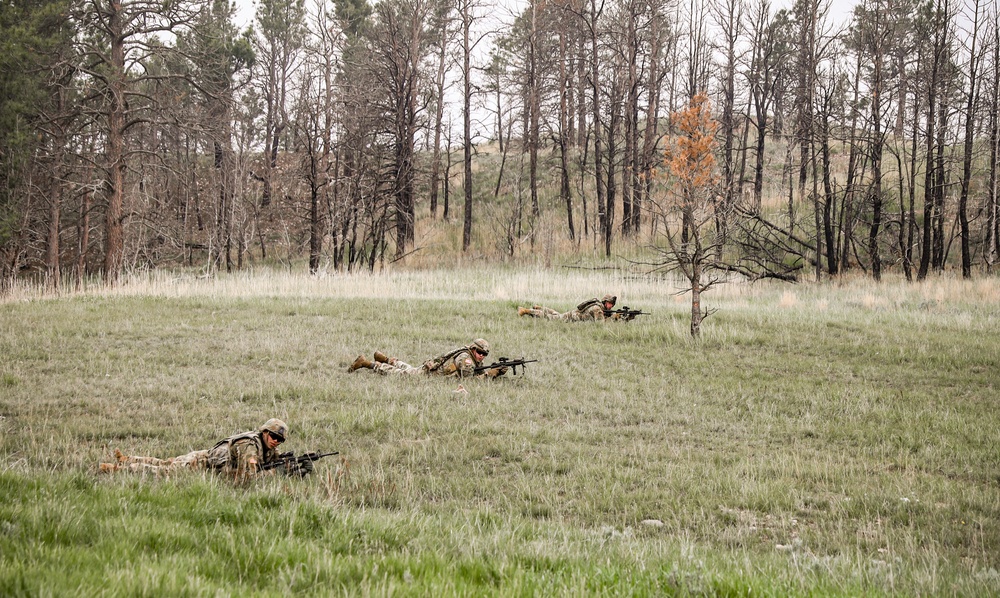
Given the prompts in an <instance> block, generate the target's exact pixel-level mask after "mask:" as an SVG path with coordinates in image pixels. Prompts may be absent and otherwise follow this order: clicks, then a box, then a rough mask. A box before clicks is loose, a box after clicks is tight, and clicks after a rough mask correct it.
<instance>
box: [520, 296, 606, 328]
mask: <svg viewBox="0 0 1000 598" xmlns="http://www.w3.org/2000/svg"><path fill="white" fill-rule="evenodd" d="M617 302H618V297H616V296H615V295H610V294H609V295H605V296H604V297H602V298H600V299H598V298H596V297H595V298H593V299H588V300H586V301H584V302H583V303H581V304H579V305H577V306H576V309H571V310H570V311H568V312H565V313H560V312H558V311H556V310H554V309H552V308H550V307H542V306H541V305H536V306H534V307H519V308H517V315H519V316H531V317H532V318H547V319H549V320H562V321H563V322H587V321H598V322H600V321H604V320H606V319H610V320H618V319H620V318H618V317H616V314H612V315H610V316H609V315H607V312H610V311H611V310H612V308H614V306H615V303H617Z"/></svg>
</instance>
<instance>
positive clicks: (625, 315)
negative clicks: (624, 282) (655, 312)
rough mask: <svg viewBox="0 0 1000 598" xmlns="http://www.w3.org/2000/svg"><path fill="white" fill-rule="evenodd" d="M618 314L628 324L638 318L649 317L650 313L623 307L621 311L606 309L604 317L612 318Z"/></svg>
mask: <svg viewBox="0 0 1000 598" xmlns="http://www.w3.org/2000/svg"><path fill="white" fill-rule="evenodd" d="M614 314H618V315H620V316H621V317H622V319H624V320H625V321H626V322H627V321H628V320H631V319H633V318H635V317H636V316H648V315H649V312H648V311H642V310H641V309H629V306H627V305H626V306H623V307H622V308H621V309H606V310H604V317H605V318H610V317H611V316H612V315H614Z"/></svg>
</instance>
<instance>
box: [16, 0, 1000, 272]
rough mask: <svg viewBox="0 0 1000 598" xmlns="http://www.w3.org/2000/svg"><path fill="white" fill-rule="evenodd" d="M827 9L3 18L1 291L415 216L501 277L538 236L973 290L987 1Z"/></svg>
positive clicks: (679, 260)
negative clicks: (489, 250) (482, 235)
mask: <svg viewBox="0 0 1000 598" xmlns="http://www.w3.org/2000/svg"><path fill="white" fill-rule="evenodd" d="M831 6H832V2H830V1H829V0H797V1H796V2H795V3H794V5H793V6H792V7H791V8H789V9H781V10H776V9H775V7H774V6H773V5H772V3H771V2H770V1H769V0H547V1H543V0H527V1H526V2H525V3H523V4H522V5H521V7H520V9H519V11H520V12H518V13H517V14H513V15H510V18H506V19H497V18H496V17H497V12H498V8H497V7H496V6H493V5H488V4H484V3H482V2H481V0H381V1H379V2H376V3H371V2H368V1H367V0H333V1H325V0H260V1H259V2H258V3H257V5H256V9H255V10H256V13H255V14H254V16H253V21H252V24H251V25H250V26H247V27H245V28H241V27H240V26H238V25H237V13H236V9H235V6H234V5H231V4H229V3H227V2H226V1H225V0H167V1H163V0H155V1H154V0H12V1H10V2H5V3H3V4H2V5H0V28H2V31H3V36H2V40H0V45H2V54H0V159H2V170H0V260H2V262H0V264H2V265H0V281H2V282H0V287H2V286H6V285H9V284H10V283H11V282H12V281H14V280H16V279H17V278H18V277H25V276H27V277H36V278H37V279H38V280H44V281H45V282H46V283H47V284H49V285H52V286H53V287H55V288H58V287H59V285H60V284H63V282H64V281H63V279H64V278H65V277H71V278H72V280H75V281H77V283H78V284H79V283H80V282H81V281H83V280H85V279H86V277H87V276H91V275H97V274H100V275H101V276H102V277H103V278H104V280H105V281H106V282H109V283H114V282H115V281H116V280H117V279H118V277H119V276H120V275H121V274H122V273H123V272H124V271H127V270H130V269H136V268H156V267H163V266H167V265H176V264H180V263H186V264H198V265H200V266H203V267H206V268H208V269H226V270H232V269H239V268H243V267H245V265H246V262H247V260H256V259H288V258H289V257H294V256H308V260H309V269H310V271H312V272H315V271H317V270H318V269H320V268H321V267H330V268H333V269H336V270H352V269H374V268H376V267H378V266H379V265H380V264H384V263H385V262H386V261H394V260H401V259H405V258H406V257H407V255H409V253H410V252H412V251H414V250H415V249H417V247H416V240H417V237H416V229H417V226H416V225H417V223H418V214H420V215H421V217H422V218H423V217H425V215H426V217H427V218H429V219H431V220H432V221H438V220H441V221H448V222H450V221H456V222H457V221H460V222H461V231H462V234H461V237H462V240H461V250H462V251H464V252H468V251H473V250H475V249H476V248H475V246H474V243H475V239H476V235H474V230H475V227H478V226H482V225H483V223H482V220H483V218H484V217H485V216H484V214H486V213H490V214H495V213H499V214H502V216H501V218H500V220H501V222H502V227H501V228H502V229H503V234H504V236H505V239H504V240H503V244H504V245H505V246H506V248H507V252H508V253H509V254H510V255H514V254H515V253H516V252H518V251H522V250H527V249H528V248H530V247H532V246H533V245H534V244H535V243H536V241H537V239H536V237H537V235H538V231H539V229H538V226H537V224H538V222H540V220H541V219H543V218H549V219H554V220H558V221H560V222H561V224H560V225H559V227H558V228H559V234H560V235H561V236H562V237H563V238H565V239H566V240H568V241H569V242H572V243H577V244H579V243H581V242H583V240H584V239H586V240H588V241H589V242H591V243H593V244H594V246H595V247H598V248H599V250H600V251H601V252H602V253H604V254H605V255H607V256H611V255H613V253H614V251H615V249H616V248H618V247H625V246H638V245H648V246H649V247H652V248H653V249H654V250H655V251H656V252H658V254H659V255H661V256H662V259H661V260H659V261H658V262H656V263H655V264H654V266H656V267H661V268H680V269H682V270H684V271H685V274H687V273H688V272H691V271H692V267H693V266H694V265H697V266H698V268H697V270H698V271H699V272H709V271H712V270H715V271H725V272H735V273H738V274H740V275H743V276H747V277H750V278H761V277H773V278H779V279H785V280H797V279H801V278H804V277H810V278H815V279H822V278H824V277H829V276H837V275H840V274H842V273H844V272H846V271H849V270H851V269H861V270H863V271H864V272H866V273H867V274H868V275H870V276H872V277H873V278H875V279H879V278H880V277H881V276H882V274H883V273H884V272H885V271H887V270H890V269H893V270H898V271H901V272H902V273H903V274H904V275H905V277H906V278H907V280H919V279H922V278H925V277H927V276H928V275H930V274H932V273H935V272H941V271H943V270H945V269H947V268H955V269H959V268H960V269H961V272H962V275H963V276H965V277H970V276H972V275H973V272H974V271H977V270H978V271H982V272H984V273H987V274H990V273H992V272H993V270H994V268H995V264H996V261H997V239H998V234H1000V219H998V217H997V216H998V212H1000V210H998V202H997V188H998V183H997V165H998V155H997V154H998V145H1000V142H998V108H997V106H998V81H1000V71H998V69H1000V27H998V15H997V4H996V1H995V0H991V1H987V0H968V1H967V2H965V3H962V4H959V3H957V2H955V0H861V1H860V2H859V3H858V4H857V6H855V7H854V10H853V12H852V13H851V15H850V16H849V18H847V19H846V20H844V21H843V22H840V21H838V20H835V19H833V18H832V17H831V14H830V10H831ZM685 123H687V124H685ZM706 131H708V132H710V134H709V135H705V132H706ZM685 139H687V141H688V143H687V145H685V142H684V140H685ZM487 145H488V146H489V147H490V148H491V150H490V151H492V152H494V153H495V155H496V157H497V165H496V167H495V168H494V169H492V170H485V169H482V168H479V169H477V168H476V166H477V160H481V158H482V155H481V154H482V152H485V151H486V150H485V148H486V146H487ZM706 166H707V167H706ZM484 176H489V177H490V180H488V181H487V180H483V177H484ZM418 206H419V207H420V211H419V212H418V209H417V208H418ZM689 279H690V278H689ZM707 282H708V284H709V286H710V284H711V282H712V279H709V280H708V281H707ZM692 283H693V284H695V283H694V281H693V280H692ZM700 284H701V285H704V284H705V281H702V282H701V283H700Z"/></svg>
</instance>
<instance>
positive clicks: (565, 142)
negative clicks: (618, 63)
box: [559, 31, 576, 241]
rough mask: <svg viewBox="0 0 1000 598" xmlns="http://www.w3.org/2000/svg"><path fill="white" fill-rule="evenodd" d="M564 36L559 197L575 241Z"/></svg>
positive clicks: (562, 35)
mask: <svg viewBox="0 0 1000 598" xmlns="http://www.w3.org/2000/svg"><path fill="white" fill-rule="evenodd" d="M566 60H567V55H566V34H565V32H563V31H560V32H559V166H560V168H559V196H560V197H561V198H562V199H563V201H564V202H565V203H566V226H567V229H568V231H569V239H570V241H573V240H575V239H576V230H575V229H574V227H573V195H572V191H571V189H570V184H569V156H568V155H567V154H568V152H569V147H568V146H569V136H570V131H569V129H570V121H571V119H572V115H571V113H570V109H569V108H570V101H569V90H570V85H569V81H568V80H567V75H566Z"/></svg>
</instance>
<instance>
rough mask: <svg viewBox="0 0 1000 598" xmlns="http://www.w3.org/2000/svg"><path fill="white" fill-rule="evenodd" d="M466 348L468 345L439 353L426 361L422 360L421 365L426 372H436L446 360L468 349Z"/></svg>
mask: <svg viewBox="0 0 1000 598" xmlns="http://www.w3.org/2000/svg"><path fill="white" fill-rule="evenodd" d="M468 350H469V348H468V347H459V348H457V349H453V350H451V351H449V352H447V353H445V354H444V355H439V356H437V357H434V358H433V359H428V360H427V361H425V362H424V365H423V367H424V370H425V371H427V372H436V371H438V370H439V369H441V366H443V365H444V364H446V363H448V361H450V360H451V358H452V357H454V356H456V355H458V354H459V353H461V352H463V351H468Z"/></svg>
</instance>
